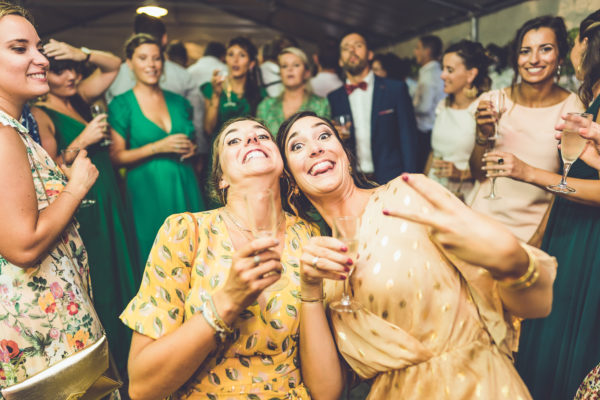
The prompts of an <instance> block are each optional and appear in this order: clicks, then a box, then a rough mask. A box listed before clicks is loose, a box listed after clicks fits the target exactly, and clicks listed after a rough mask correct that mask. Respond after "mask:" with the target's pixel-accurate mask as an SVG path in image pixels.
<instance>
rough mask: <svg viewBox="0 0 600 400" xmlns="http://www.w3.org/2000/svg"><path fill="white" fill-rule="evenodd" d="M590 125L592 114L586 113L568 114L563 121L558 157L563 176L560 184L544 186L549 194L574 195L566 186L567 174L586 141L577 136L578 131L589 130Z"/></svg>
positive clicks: (573, 190)
mask: <svg viewBox="0 0 600 400" xmlns="http://www.w3.org/2000/svg"><path fill="white" fill-rule="evenodd" d="M591 124H592V114H588V113H576V112H571V113H568V116H567V119H566V120H565V129H563V131H562V135H561V138H560V155H561V157H562V160H563V175H562V178H561V180H560V183H558V184H557V185H550V186H546V189H548V190H549V191H551V192H555V193H565V194H571V193H575V189H573V188H572V187H570V186H567V174H568V173H569V170H570V169H571V165H573V163H574V162H575V161H577V159H578V158H579V156H580V155H581V153H582V152H583V149H584V148H585V145H586V143H587V139H585V138H583V137H581V136H580V135H579V129H581V128H589V127H590V125H591Z"/></svg>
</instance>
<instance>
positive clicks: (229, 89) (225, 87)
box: [220, 72, 236, 107]
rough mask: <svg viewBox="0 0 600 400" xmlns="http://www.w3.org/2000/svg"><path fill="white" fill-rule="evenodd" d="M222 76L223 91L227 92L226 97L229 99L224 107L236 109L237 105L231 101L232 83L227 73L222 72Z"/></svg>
mask: <svg viewBox="0 0 600 400" xmlns="http://www.w3.org/2000/svg"><path fill="white" fill-rule="evenodd" d="M220 75H221V76H223V77H224V81H223V90H224V91H225V96H226V97H227V101H226V102H225V103H223V106H224V107H235V106H236V104H235V103H234V102H233V101H231V93H232V92H233V86H232V85H231V81H230V80H229V77H228V76H227V72H220Z"/></svg>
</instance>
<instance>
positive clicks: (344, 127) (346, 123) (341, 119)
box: [333, 114, 352, 140]
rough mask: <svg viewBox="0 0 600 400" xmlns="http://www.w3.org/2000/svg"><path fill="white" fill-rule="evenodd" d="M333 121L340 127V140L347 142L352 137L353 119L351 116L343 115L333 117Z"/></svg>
mask: <svg viewBox="0 0 600 400" xmlns="http://www.w3.org/2000/svg"><path fill="white" fill-rule="evenodd" d="M333 121H334V122H335V123H336V124H337V125H339V127H340V131H339V134H340V138H342V140H346V139H348V138H349V137H350V128H351V127H352V117H351V116H350V115H349V114H342V115H337V116H335V117H333Z"/></svg>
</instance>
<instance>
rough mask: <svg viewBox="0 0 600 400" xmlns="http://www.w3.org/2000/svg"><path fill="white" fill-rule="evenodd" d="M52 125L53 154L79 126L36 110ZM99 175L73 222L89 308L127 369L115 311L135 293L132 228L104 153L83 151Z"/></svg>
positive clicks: (125, 342)
mask: <svg viewBox="0 0 600 400" xmlns="http://www.w3.org/2000/svg"><path fill="white" fill-rule="evenodd" d="M40 108H41V109H42V110H44V112H46V114H48V116H49V117H50V119H51V120H52V122H53V123H54V128H55V131H56V143H57V150H58V151H60V150H62V149H65V148H66V147H67V146H68V145H69V144H70V143H71V142H72V141H73V140H74V139H75V138H76V137H77V136H79V134H80V133H81V132H82V131H83V129H84V128H85V125H84V124H83V123H81V122H80V121H78V120H76V119H73V118H71V117H70V116H68V115H65V114H62V113H60V112H58V111H54V110H52V109H49V108H47V107H40ZM87 151H88V155H89V157H90V159H91V161H92V162H93V163H94V165H95V166H96V168H98V171H99V172H100V174H99V176H98V179H97V180H96V183H95V184H94V186H92V188H91V189H90V191H89V192H88V194H87V196H86V198H88V199H93V200H96V203H95V204H94V205H92V206H90V207H85V208H83V207H81V208H79V210H78V211H77V214H76V219H77V221H78V222H79V224H80V227H79V234H80V235H81V238H82V239H83V243H84V245H85V248H86V249H87V251H88V255H89V264H90V275H91V281H92V291H93V293H94V307H95V308H96V311H97V312H98V316H99V317H100V320H101V321H102V325H104V328H105V329H106V332H107V336H108V343H109V344H110V348H111V351H112V353H113V356H114V357H115V360H116V361H117V364H118V366H119V368H120V369H121V370H122V371H124V370H125V368H126V367H127V356H128V354H129V343H130V340H131V332H130V331H129V330H128V329H126V328H125V327H124V326H123V324H122V323H121V322H120V321H119V318H118V315H119V312H120V311H121V310H122V309H123V307H125V306H126V305H127V304H128V303H129V300H131V297H132V296H134V295H135V293H136V292H137V288H138V287H139V285H140V282H141V276H142V273H141V266H140V262H139V258H138V254H137V249H136V240H135V234H134V231H133V224H132V221H131V218H130V216H129V213H128V212H126V207H125V206H124V205H123V201H122V199H121V195H120V193H119V189H118V185H117V179H116V176H115V172H114V170H113V166H112V164H111V162H110V158H109V155H108V150H107V148H106V147H101V146H99V145H98V144H95V145H93V146H90V147H88V148H87Z"/></svg>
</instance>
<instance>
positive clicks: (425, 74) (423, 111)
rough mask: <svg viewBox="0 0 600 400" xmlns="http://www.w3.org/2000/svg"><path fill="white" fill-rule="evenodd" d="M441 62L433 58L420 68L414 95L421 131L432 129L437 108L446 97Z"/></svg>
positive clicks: (414, 104)
mask: <svg viewBox="0 0 600 400" xmlns="http://www.w3.org/2000/svg"><path fill="white" fill-rule="evenodd" d="M441 75H442V68H441V67H440V63H439V62H437V61H435V60H433V61H429V62H428V63H427V64H425V65H423V66H422V67H421V69H419V80H418V82H417V89H416V91H415V96H414V97H413V106H414V108H415V118H416V120H417V128H418V129H419V130H420V131H421V132H428V131H431V129H432V128H433V123H434V122H435V108H436V107H437V105H438V104H439V102H440V101H441V100H442V99H444V98H445V97H446V94H445V93H444V81H442V78H441Z"/></svg>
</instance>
